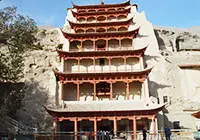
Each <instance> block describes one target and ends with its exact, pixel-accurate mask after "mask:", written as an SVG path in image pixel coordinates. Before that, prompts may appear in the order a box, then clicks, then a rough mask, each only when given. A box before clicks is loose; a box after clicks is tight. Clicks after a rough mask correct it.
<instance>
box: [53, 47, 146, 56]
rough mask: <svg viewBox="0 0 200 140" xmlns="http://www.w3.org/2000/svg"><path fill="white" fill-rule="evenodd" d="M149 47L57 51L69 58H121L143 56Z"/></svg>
mask: <svg viewBox="0 0 200 140" xmlns="http://www.w3.org/2000/svg"><path fill="white" fill-rule="evenodd" d="M146 48H147V47H144V48H141V49H135V50H121V51H79V52H77V51H74V52H68V51H63V50H60V49H57V52H58V54H59V56H60V57H63V58H67V59H70V58H71V59H75V58H77V57H84V58H92V57H95V58H98V57H113V58H121V57H122V56H126V57H138V58H139V57H141V56H143V55H144V52H145V50H146Z"/></svg>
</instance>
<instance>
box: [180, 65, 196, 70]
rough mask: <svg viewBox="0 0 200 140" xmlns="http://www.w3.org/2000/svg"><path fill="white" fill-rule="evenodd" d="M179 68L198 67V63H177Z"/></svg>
mask: <svg viewBox="0 0 200 140" xmlns="http://www.w3.org/2000/svg"><path fill="white" fill-rule="evenodd" d="M178 66H179V68H181V69H193V68H200V64H181V65H178Z"/></svg>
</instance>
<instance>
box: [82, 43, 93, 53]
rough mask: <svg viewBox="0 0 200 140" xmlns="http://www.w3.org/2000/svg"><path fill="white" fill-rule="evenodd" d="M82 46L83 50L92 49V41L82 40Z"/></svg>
mask: <svg viewBox="0 0 200 140" xmlns="http://www.w3.org/2000/svg"><path fill="white" fill-rule="evenodd" d="M83 47H84V50H85V51H91V50H93V41H92V40H85V41H84V42H83Z"/></svg>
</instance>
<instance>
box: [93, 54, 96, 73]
mask: <svg viewBox="0 0 200 140" xmlns="http://www.w3.org/2000/svg"><path fill="white" fill-rule="evenodd" d="M95 65H96V60H95V57H94V58H93V66H94V72H95V71H96V68H95Z"/></svg>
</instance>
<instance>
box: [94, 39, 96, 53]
mask: <svg viewBox="0 0 200 140" xmlns="http://www.w3.org/2000/svg"><path fill="white" fill-rule="evenodd" d="M95 50H96V41H95V40H93V51H95Z"/></svg>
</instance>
